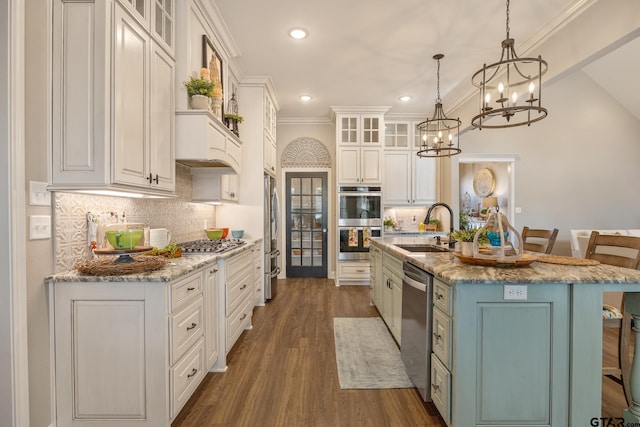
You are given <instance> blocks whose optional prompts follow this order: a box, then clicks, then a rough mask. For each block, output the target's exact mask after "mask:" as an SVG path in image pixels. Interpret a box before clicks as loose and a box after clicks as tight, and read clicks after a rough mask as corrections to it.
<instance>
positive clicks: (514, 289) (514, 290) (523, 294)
mask: <svg viewBox="0 0 640 427" xmlns="http://www.w3.org/2000/svg"><path fill="white" fill-rule="evenodd" d="M504 299H519V300H526V299H527V285H504Z"/></svg>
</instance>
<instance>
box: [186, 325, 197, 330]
mask: <svg viewBox="0 0 640 427" xmlns="http://www.w3.org/2000/svg"><path fill="white" fill-rule="evenodd" d="M196 326H198V324H197V323H192V324H191V326H187V331H190V330H192V329H193V328H195V327H196Z"/></svg>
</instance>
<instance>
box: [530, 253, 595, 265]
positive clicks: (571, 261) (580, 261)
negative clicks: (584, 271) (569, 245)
mask: <svg viewBox="0 0 640 427" xmlns="http://www.w3.org/2000/svg"><path fill="white" fill-rule="evenodd" d="M538 262H546V263H548V264H561V265H579V266H590V265H598V264H600V261H598V260H597V259H587V258H574V257H570V256H559V255H546V256H541V257H540V258H538Z"/></svg>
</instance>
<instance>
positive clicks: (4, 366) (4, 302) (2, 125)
mask: <svg viewBox="0 0 640 427" xmlns="http://www.w3.org/2000/svg"><path fill="white" fill-rule="evenodd" d="M9 29H10V26H9V2H2V3H0V152H1V153H2V154H1V155H0V170H2V171H5V172H4V178H8V176H7V171H8V170H9V167H8V166H9V148H10V145H9V141H10V130H9V111H10V109H11V108H10V105H9V64H10V63H11V61H9ZM9 188H10V181H9V180H6V181H5V180H3V181H2V186H1V187H0V209H1V210H2V212H3V215H2V218H3V221H2V223H1V224H0V239H2V241H3V242H9V241H10V239H9V236H10V230H11V227H10V225H9V218H10V207H11V203H10V200H9ZM9 249H10V248H9V247H7V246H6V245H3V247H2V248H0V255H1V257H0V281H1V283H2V285H0V424H3V425H11V420H12V418H13V396H12V391H11V373H12V363H11V362H12V356H13V354H12V345H11V302H12V298H11V273H10V271H11V269H10V260H9V257H8V255H9V254H8V251H9Z"/></svg>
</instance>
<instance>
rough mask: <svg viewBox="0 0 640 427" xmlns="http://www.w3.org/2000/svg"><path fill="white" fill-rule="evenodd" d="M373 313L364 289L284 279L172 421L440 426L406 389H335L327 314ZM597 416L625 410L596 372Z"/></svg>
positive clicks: (609, 339)
mask: <svg viewBox="0 0 640 427" xmlns="http://www.w3.org/2000/svg"><path fill="white" fill-rule="evenodd" d="M369 316H378V312H377V310H376V309H375V307H372V306H370V305H369V288H368V287H366V286H342V287H339V288H337V287H336V286H335V285H334V282H333V281H332V280H326V279H287V280H280V281H279V282H278V294H277V296H276V298H274V299H273V300H272V301H270V302H268V303H267V305H266V306H265V307H256V309H255V310H254V320H253V324H254V327H253V329H252V330H250V331H245V332H243V334H242V336H241V337H240V339H239V340H238V343H237V344H236V346H235V347H234V348H233V350H232V351H231V352H230V353H229V355H228V370H227V372H225V373H209V374H208V375H207V377H206V378H205V380H204V381H203V383H202V385H201V386H200V388H199V389H198V390H197V391H196V393H195V394H194V396H193V397H192V398H191V399H190V401H189V402H188V403H187V405H186V406H185V408H184V409H183V410H182V412H181V413H180V415H179V416H178V418H177V419H176V420H175V421H174V423H173V424H172V427H193V426H287V427H288V426H305V427H311V426H318V427H320V426H328V427H329V426H330V427H333V426H345V427H347V426H348V427H355V426H366V427H375V426H389V427H409V426H440V427H444V426H445V424H444V422H443V421H442V419H441V418H440V416H439V415H438V413H437V410H436V409H435V407H434V406H433V405H432V404H424V403H423V402H422V401H421V399H420V396H419V395H418V393H417V391H416V390H414V389H394V390H341V389H340V385H339V383H338V373H337V370H336V362H335V347H334V340H333V321H332V319H333V318H334V317H369ZM604 344H605V345H604V346H603V347H604V348H603V359H604V360H605V363H606V364H607V365H612V363H615V360H616V358H617V330H616V329H611V328H605V329H604ZM602 390H603V397H602V416H603V417H619V416H621V414H622V410H623V409H624V408H626V406H627V405H626V402H625V399H624V394H623V392H622V387H621V386H620V385H619V384H617V383H616V382H614V381H613V380H611V379H609V378H606V377H603V381H602Z"/></svg>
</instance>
